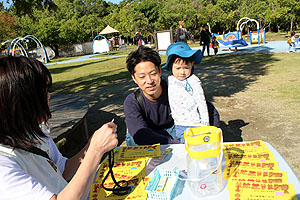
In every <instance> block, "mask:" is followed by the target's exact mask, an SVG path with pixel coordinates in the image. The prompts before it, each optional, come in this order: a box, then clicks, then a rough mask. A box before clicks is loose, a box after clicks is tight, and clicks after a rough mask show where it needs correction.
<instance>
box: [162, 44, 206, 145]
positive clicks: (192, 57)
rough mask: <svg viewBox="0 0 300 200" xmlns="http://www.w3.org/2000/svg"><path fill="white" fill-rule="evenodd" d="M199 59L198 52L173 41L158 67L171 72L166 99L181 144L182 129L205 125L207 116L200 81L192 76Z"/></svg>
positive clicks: (200, 53) (199, 54)
mask: <svg viewBox="0 0 300 200" xmlns="http://www.w3.org/2000/svg"><path fill="white" fill-rule="evenodd" d="M201 59H202V52H201V50H192V49H191V48H190V47H189V46H188V45H187V44H186V43H184V42H177V43H175V44H172V45H170V46H169V47H168V49H167V63H166V64H165V65H164V66H163V67H162V68H164V69H168V70H169V71H172V73H173V76H172V75H171V76H169V77H168V97H169V104H170V108H171V114H172V117H173V119H174V123H175V127H176V137H178V138H179V139H180V142H182V143H184V130H185V129H187V128H190V127H198V126H209V117H208V110H207V104H206V100H205V96H204V92H203V89H202V86H201V81H200V79H199V78H198V77H197V76H196V75H194V74H193V70H194V64H199V63H200V62H201Z"/></svg>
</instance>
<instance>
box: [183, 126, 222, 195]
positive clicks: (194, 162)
mask: <svg viewBox="0 0 300 200" xmlns="http://www.w3.org/2000/svg"><path fill="white" fill-rule="evenodd" d="M197 128H198V129H194V130H193V131H192V132H194V133H193V134H192V135H191V134H189V135H186V136H185V137H186V140H185V142H186V144H185V145H186V149H187V150H188V154H187V156H186V162H187V177H188V178H187V183H188V185H189V187H190V190H191V191H192V193H193V194H194V195H195V196H197V197H205V196H210V195H216V194H218V193H219V192H220V191H221V190H222V189H223V188H224V187H225V185H224V183H223V178H222V158H223V152H222V131H221V130H220V129H217V128H216V127H209V130H210V131H206V130H207V129H208V127H203V129H201V128H202V127H197ZM199 128H200V129H199ZM195 130H196V131H195ZM187 131H189V130H187ZM197 131H198V132H197ZM213 134H214V135H213ZM215 134H220V135H215ZM197 143H198V144H197Z"/></svg>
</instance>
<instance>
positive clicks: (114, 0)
mask: <svg viewBox="0 0 300 200" xmlns="http://www.w3.org/2000/svg"><path fill="white" fill-rule="evenodd" d="M105 1H106V2H112V3H116V4H119V3H120V1H121V0H105ZM0 2H3V5H4V8H6V7H9V4H11V2H12V1H11V0H9V4H7V3H6V2H7V1H6V0H0Z"/></svg>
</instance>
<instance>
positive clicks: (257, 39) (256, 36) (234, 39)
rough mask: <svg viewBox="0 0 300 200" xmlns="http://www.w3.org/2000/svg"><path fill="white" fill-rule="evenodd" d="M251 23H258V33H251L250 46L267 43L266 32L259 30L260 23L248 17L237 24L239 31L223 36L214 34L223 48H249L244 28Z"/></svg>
mask: <svg viewBox="0 0 300 200" xmlns="http://www.w3.org/2000/svg"><path fill="white" fill-rule="evenodd" d="M249 22H255V23H256V31H250V44H262V43H266V32H265V30H260V29H259V23H258V22H257V21H256V20H255V19H250V18H248V17H243V18H241V19H240V20H239V21H238V23H237V31H236V32H229V33H226V34H225V33H223V34H222V35H219V34H215V33H213V34H212V36H215V37H216V38H217V40H218V42H219V45H220V47H221V48H229V50H231V49H232V48H234V49H237V47H245V46H248V44H247V42H246V41H245V40H244V39H243V34H242V33H243V28H244V26H245V25H246V24H247V23H249Z"/></svg>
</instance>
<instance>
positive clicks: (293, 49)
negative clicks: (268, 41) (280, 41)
mask: <svg viewBox="0 0 300 200" xmlns="http://www.w3.org/2000/svg"><path fill="white" fill-rule="evenodd" d="M287 43H288V44H289V48H288V52H289V53H290V52H292V53H295V52H296V38H295V32H292V33H291V36H290V37H289V39H288V41H287Z"/></svg>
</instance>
